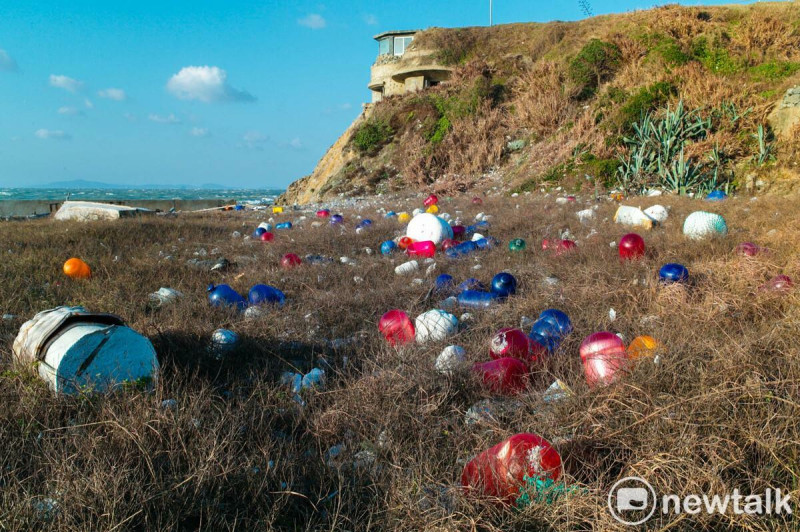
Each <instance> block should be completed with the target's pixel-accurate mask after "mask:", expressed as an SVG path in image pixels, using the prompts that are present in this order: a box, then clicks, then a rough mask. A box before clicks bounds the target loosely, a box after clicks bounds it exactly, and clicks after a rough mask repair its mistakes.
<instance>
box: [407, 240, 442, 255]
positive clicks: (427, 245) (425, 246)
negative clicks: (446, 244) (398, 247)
mask: <svg viewBox="0 0 800 532" xmlns="http://www.w3.org/2000/svg"><path fill="white" fill-rule="evenodd" d="M406 254H408V255H410V256H412V257H423V258H431V257H433V256H434V255H436V244H434V243H433V242H431V241H430V240H425V241H423V242H412V243H411V244H410V245H409V246H408V247H407V248H406Z"/></svg>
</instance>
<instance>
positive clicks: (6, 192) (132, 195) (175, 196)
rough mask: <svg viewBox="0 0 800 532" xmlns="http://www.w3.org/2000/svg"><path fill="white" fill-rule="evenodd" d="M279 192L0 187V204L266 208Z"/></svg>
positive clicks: (274, 190) (266, 190)
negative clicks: (194, 203) (211, 203)
mask: <svg viewBox="0 0 800 532" xmlns="http://www.w3.org/2000/svg"><path fill="white" fill-rule="evenodd" d="M282 192H283V190H282V189H270V188H264V189H246V188H230V189H226V188H220V189H207V188H197V189H191V188H174V189H171V188H135V187H131V188H94V187H87V188H62V187H53V188H32V187H5V188H0V201H52V202H61V201H64V200H66V199H70V200H74V201H82V200H83V201H136V200H142V201H146V200H184V201H186V200H231V201H236V202H239V203H243V204H255V205H259V204H260V205H268V204H271V203H272V202H274V200H275V198H276V197H277V196H278V195H279V194H281V193H282Z"/></svg>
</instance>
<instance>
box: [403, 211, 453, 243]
mask: <svg viewBox="0 0 800 532" xmlns="http://www.w3.org/2000/svg"><path fill="white" fill-rule="evenodd" d="M406 235H407V236H408V237H409V238H411V239H413V240H416V241H417V242H425V241H428V240H429V241H431V242H433V243H434V244H436V245H437V246H438V245H439V244H441V243H442V242H443V241H444V240H445V239H447V238H453V228H452V227H450V224H449V223H447V222H446V221H445V220H443V219H441V218H439V217H438V216H436V215H434V214H431V213H428V212H423V213H421V214H418V215H416V216H414V218H412V219H411V221H410V222H409V223H408V228H407V229H406Z"/></svg>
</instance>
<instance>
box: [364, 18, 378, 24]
mask: <svg viewBox="0 0 800 532" xmlns="http://www.w3.org/2000/svg"><path fill="white" fill-rule="evenodd" d="M364 23H365V24H367V25H369V26H377V25H378V17H376V16H375V15H364Z"/></svg>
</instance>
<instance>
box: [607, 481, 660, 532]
mask: <svg viewBox="0 0 800 532" xmlns="http://www.w3.org/2000/svg"><path fill="white" fill-rule="evenodd" d="M608 510H609V512H611V516H612V517H613V518H614V519H616V520H617V521H619V522H620V523H622V524H625V525H631V526H634V525H640V524H642V523H644V522H645V521H647V520H648V519H650V518H651V517H652V516H653V513H655V511H656V492H655V490H654V489H653V486H651V485H650V483H649V482H647V481H646V480H645V479H643V478H641V477H625V478H623V479H621V480H618V481H617V482H616V483H615V484H614V485H613V486H612V487H611V491H609V493H608Z"/></svg>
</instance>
